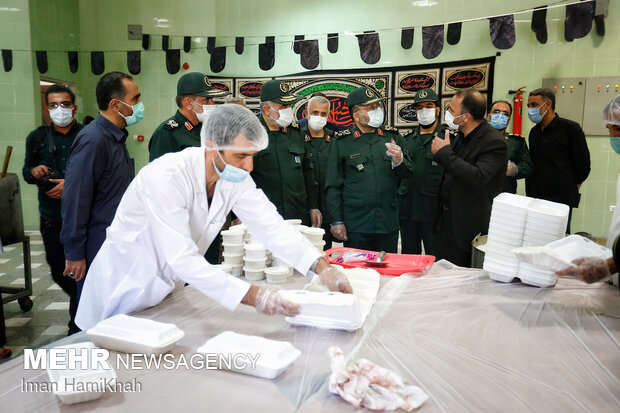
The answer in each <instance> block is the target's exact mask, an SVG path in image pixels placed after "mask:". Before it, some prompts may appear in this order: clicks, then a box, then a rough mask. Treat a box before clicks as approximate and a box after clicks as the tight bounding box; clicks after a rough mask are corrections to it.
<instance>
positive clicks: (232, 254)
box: [221, 229, 244, 277]
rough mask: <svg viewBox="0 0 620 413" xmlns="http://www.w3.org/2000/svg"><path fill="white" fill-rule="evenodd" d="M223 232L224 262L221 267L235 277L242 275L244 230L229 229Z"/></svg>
mask: <svg viewBox="0 0 620 413" xmlns="http://www.w3.org/2000/svg"><path fill="white" fill-rule="evenodd" d="M221 234H222V240H223V242H222V245H223V246H224V253H223V254H222V256H223V257H224V262H223V263H222V267H221V268H222V270H223V271H225V272H228V273H230V274H232V275H234V276H235V277H240V276H241V275H242V271H243V245H244V243H243V231H240V230H238V229H228V230H226V231H222V233H221Z"/></svg>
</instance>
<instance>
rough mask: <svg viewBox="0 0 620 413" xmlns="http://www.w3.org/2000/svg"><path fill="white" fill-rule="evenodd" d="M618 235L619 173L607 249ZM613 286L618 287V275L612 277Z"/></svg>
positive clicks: (619, 174) (619, 212)
mask: <svg viewBox="0 0 620 413" xmlns="http://www.w3.org/2000/svg"><path fill="white" fill-rule="evenodd" d="M619 234H620V173H618V182H617V183H616V209H615V210H614V214H613V215H612V216H611V225H610V226H609V231H608V232H607V248H610V249H611V248H612V247H613V246H614V241H615V240H616V237H617V236H618V235H619ZM613 281H614V285H618V273H616V274H614V276H613Z"/></svg>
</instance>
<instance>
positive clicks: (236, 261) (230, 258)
mask: <svg viewBox="0 0 620 413" xmlns="http://www.w3.org/2000/svg"><path fill="white" fill-rule="evenodd" d="M222 256H223V257H224V262H225V263H226V264H231V265H232V266H235V265H240V264H243V254H227V253H223V254H222Z"/></svg>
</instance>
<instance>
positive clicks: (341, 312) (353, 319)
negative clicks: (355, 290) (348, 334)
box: [278, 290, 364, 330]
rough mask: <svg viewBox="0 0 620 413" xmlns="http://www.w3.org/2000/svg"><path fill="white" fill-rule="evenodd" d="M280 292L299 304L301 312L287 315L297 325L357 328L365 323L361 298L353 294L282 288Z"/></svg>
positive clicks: (287, 319)
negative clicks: (295, 314)
mask: <svg viewBox="0 0 620 413" xmlns="http://www.w3.org/2000/svg"><path fill="white" fill-rule="evenodd" d="M278 294H280V295H282V296H283V297H284V298H286V299H288V300H290V301H292V302H294V303H296V304H299V314H298V315H297V316H295V317H286V318H285V319H286V321H288V322H290V323H292V324H295V325H305V326H310V327H318V328H334V329H343V330H348V329H357V328H359V327H361V324H362V323H363V321H364V320H363V319H362V313H361V312H360V303H359V299H358V298H357V297H356V296H355V295H353V294H343V293H337V292H332V291H329V292H314V291H307V290H280V291H278Z"/></svg>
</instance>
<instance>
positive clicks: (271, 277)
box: [265, 267, 289, 284]
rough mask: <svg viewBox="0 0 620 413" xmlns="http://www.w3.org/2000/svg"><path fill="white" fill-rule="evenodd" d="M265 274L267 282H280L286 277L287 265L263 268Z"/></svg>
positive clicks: (287, 275) (287, 274) (287, 272)
mask: <svg viewBox="0 0 620 413" xmlns="http://www.w3.org/2000/svg"><path fill="white" fill-rule="evenodd" d="M265 275H266V277H267V282H268V283H271V284H280V283H283V282H286V280H287V279H288V277H289V270H288V268H287V267H269V268H265Z"/></svg>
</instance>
